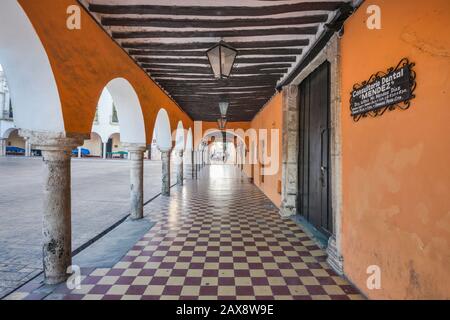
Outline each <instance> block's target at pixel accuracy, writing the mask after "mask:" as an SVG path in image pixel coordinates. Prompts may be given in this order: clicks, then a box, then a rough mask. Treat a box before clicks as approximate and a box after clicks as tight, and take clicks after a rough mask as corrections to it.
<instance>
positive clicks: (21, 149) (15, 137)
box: [3, 129, 26, 156]
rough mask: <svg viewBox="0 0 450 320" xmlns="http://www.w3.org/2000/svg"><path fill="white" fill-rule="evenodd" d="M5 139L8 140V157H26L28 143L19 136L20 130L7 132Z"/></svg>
mask: <svg viewBox="0 0 450 320" xmlns="http://www.w3.org/2000/svg"><path fill="white" fill-rule="evenodd" d="M3 137H4V138H5V139H6V155H15V156H18V155H21V156H24V155H25V152H26V150H25V149H26V142H25V139H24V138H23V137H21V136H20V135H19V130H18V129H10V130H7V131H6V132H5V135H4V136H3Z"/></svg>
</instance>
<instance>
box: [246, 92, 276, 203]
mask: <svg viewBox="0 0 450 320" xmlns="http://www.w3.org/2000/svg"><path fill="white" fill-rule="evenodd" d="M251 128H252V129H255V130H256V131H257V132H258V130H259V129H266V130H267V146H266V148H267V155H268V156H269V157H271V158H272V161H278V170H277V171H276V172H277V173H276V174H273V175H266V176H264V182H262V181H261V176H260V173H261V162H260V161H258V162H257V164H255V165H254V173H255V174H254V180H253V181H254V183H255V185H256V186H258V187H259V188H260V189H261V191H262V192H264V194H265V195H266V196H267V197H268V198H269V199H270V200H271V201H272V202H273V203H274V204H275V205H276V206H278V207H279V206H280V205H281V194H279V193H278V181H280V180H281V157H282V153H281V152H282V148H281V139H282V134H281V132H282V94H281V93H279V94H277V95H276V96H274V97H273V98H272V100H271V101H270V102H269V103H268V104H267V105H266V106H265V107H264V109H262V110H261V111H260V112H259V113H258V114H257V115H256V117H255V118H254V119H253V120H252V122H251ZM272 129H277V130H278V136H279V139H278V147H279V148H278V150H279V152H278V155H277V156H276V155H272V154H271V152H270V150H271V147H272V145H271V130H272ZM258 141H259V133H258ZM257 152H258V155H259V156H258V159H261V157H262V155H261V152H262V150H261V146H260V144H259V143H258V149H257ZM249 156H250V154H248V155H247V159H246V160H247V161H246V163H247V164H246V165H244V172H245V173H246V175H247V176H249V177H251V170H252V165H251V164H248V158H249ZM273 164H274V165H275V163H273Z"/></svg>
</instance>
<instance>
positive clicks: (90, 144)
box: [81, 132, 103, 158]
mask: <svg viewBox="0 0 450 320" xmlns="http://www.w3.org/2000/svg"><path fill="white" fill-rule="evenodd" d="M81 148H82V149H83V150H82V156H83V157H89V158H100V157H102V155H103V152H102V150H103V142H102V138H101V136H100V134H98V133H96V132H91V138H90V139H89V140H85V141H84V145H83V146H82V147H81Z"/></svg>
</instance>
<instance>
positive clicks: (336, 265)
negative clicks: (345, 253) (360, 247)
mask: <svg viewBox="0 0 450 320" xmlns="http://www.w3.org/2000/svg"><path fill="white" fill-rule="evenodd" d="M327 254H328V258H327V263H328V264H329V265H330V267H331V268H332V269H333V271H334V272H336V273H337V274H338V275H340V276H342V275H343V274H344V258H343V257H342V255H341V253H340V252H339V251H338V248H337V246H336V237H335V236H334V235H333V236H332V237H330V239H329V240H328V247H327Z"/></svg>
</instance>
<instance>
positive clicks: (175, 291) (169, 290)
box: [163, 286, 183, 296]
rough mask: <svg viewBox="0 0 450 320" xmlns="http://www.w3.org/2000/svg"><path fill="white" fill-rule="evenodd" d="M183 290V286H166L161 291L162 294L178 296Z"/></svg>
mask: <svg viewBox="0 0 450 320" xmlns="http://www.w3.org/2000/svg"><path fill="white" fill-rule="evenodd" d="M181 290H183V286H166V287H165V288H164V291H163V295H167V296H179V295H180V294H181Z"/></svg>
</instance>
